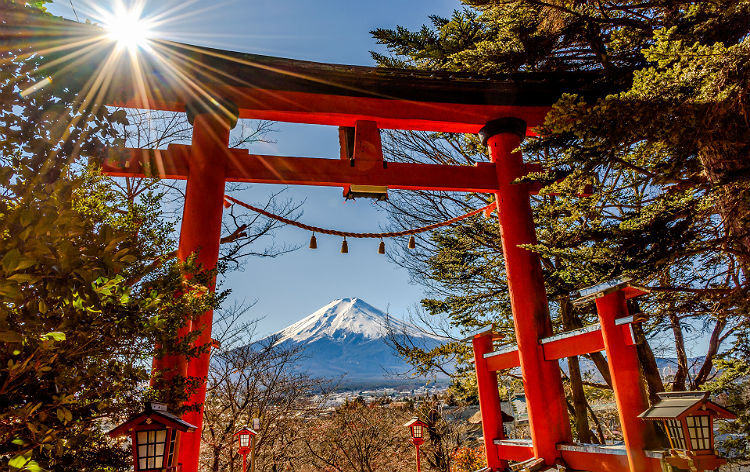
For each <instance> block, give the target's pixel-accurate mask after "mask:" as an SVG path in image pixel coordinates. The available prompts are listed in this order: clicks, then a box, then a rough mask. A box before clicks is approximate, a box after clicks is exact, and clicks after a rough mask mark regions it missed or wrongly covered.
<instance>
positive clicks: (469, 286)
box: [373, 0, 750, 433]
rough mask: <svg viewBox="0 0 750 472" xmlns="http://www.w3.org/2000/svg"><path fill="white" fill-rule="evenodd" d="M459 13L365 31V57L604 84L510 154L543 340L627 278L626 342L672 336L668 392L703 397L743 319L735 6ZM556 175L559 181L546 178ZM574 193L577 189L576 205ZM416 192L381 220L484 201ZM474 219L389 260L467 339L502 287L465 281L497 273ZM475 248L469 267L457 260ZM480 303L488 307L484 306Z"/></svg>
mask: <svg viewBox="0 0 750 472" xmlns="http://www.w3.org/2000/svg"><path fill="white" fill-rule="evenodd" d="M464 3H465V4H466V7H465V8H464V10H462V11H459V12H455V13H454V14H453V16H452V17H451V18H438V17H432V18H431V25H430V26H425V27H423V28H422V29H420V30H418V31H415V32H412V31H408V30H407V29H405V28H397V29H395V30H385V29H380V30H375V31H373V35H374V36H375V38H376V39H378V41H379V42H380V43H382V44H385V45H386V46H387V47H388V49H389V51H390V52H391V53H392V57H384V56H382V55H377V54H375V55H374V57H375V59H376V60H378V61H379V62H380V63H381V64H382V65H385V66H392V65H407V66H409V67H418V68H430V69H442V70H456V71H471V72H475V73H480V74H489V75H498V76H500V77H501V76H502V74H505V73H511V72H582V71H588V72H591V73H595V74H598V75H599V76H600V77H602V78H604V79H605V81H606V83H608V84H609V86H610V87H611V88H610V89H608V90H607V96H606V97H604V98H602V99H600V100H597V101H595V102H586V101H585V100H584V99H583V98H582V97H580V96H575V95H567V96H564V97H561V99H560V100H559V101H558V103H557V104H556V105H555V106H554V108H553V110H552V111H551V112H550V114H549V115H548V116H547V119H546V122H545V123H544V125H543V126H542V127H540V129H538V130H537V131H538V132H539V133H540V135H541V136H542V137H541V138H539V139H529V140H527V141H526V142H525V144H524V145H523V151H524V153H525V156H526V160H528V161H540V162H541V163H543V164H544V166H545V167H546V168H548V169H550V172H549V173H548V174H547V175H541V176H535V177H537V178H546V179H547V182H549V183H550V185H548V186H547V188H546V189H545V191H543V194H542V195H541V196H540V197H538V198H537V199H536V200H535V205H534V209H535V218H536V223H537V227H538V234H539V244H538V245H537V246H535V247H533V248H532V249H533V250H535V251H537V252H538V253H539V254H540V255H541V256H542V261H543V266H544V269H545V277H546V280H547V284H548V293H549V294H550V299H551V300H552V301H553V302H554V306H553V315H554V316H555V318H556V320H555V321H556V322H557V324H558V328H557V329H570V328H572V327H576V326H577V325H580V324H581V323H582V322H586V321H588V320H593V319H595V318H594V313H593V309H592V307H584V308H583V309H576V310H574V311H569V309H570V307H569V304H568V303H567V302H568V300H569V298H570V294H571V293H572V292H574V291H575V290H577V289H580V288H582V287H585V286H587V285H591V284H594V283H598V282H601V281H603V280H607V279H610V278H613V277H618V276H627V277H632V278H633V279H635V280H637V281H639V282H641V283H644V284H648V285H649V286H651V287H654V290H653V292H652V294H651V295H650V296H649V297H645V298H643V299H640V302H639V305H636V304H633V306H632V307H631V308H632V309H633V310H634V311H643V312H644V313H646V314H648V315H651V317H650V319H649V320H648V321H647V322H646V323H645V324H644V325H643V326H638V327H637V329H636V334H637V335H639V336H640V337H642V338H643V339H644V340H645V336H646V335H648V336H649V337H654V336H657V335H660V334H661V333H664V332H669V333H672V334H673V336H672V337H673V338H674V350H675V351H676V353H677V357H678V364H679V365H678V370H677V373H676V375H675V376H674V378H673V379H671V380H672V381H673V385H672V386H673V387H674V388H700V387H702V386H705V383H706V382H707V380H709V379H710V378H711V376H712V375H714V373H715V371H713V370H712V366H713V361H714V359H715V358H716V357H717V356H718V355H719V354H720V353H721V352H722V351H724V352H726V353H727V354H725V355H724V357H726V358H727V360H726V362H731V358H732V352H740V351H733V350H731V349H730V350H728V351H726V349H725V348H726V345H727V343H731V342H733V340H736V339H740V337H736V336H737V334H739V333H746V332H747V330H748V325H749V323H748V316H747V310H748V299H749V298H748V269H749V266H748V261H750V258H749V257H748V256H750V252H749V251H748V249H750V245H748V241H749V240H748V237H749V236H750V233H749V232H748V231H749V229H748V228H750V226H749V225H748V223H750V221H748V220H749V219H750V185H749V184H750V182H749V181H748V176H749V175H750V174H749V171H750V160H748V141H749V140H748V138H749V137H750V136H748V134H749V132H748V129H749V128H748V122H749V120H748V118H749V117H748V97H750V94H748V77H750V73H748V72H749V71H748V65H749V61H750V37H749V36H748V32H750V2H747V1H729V0H718V1H711V2H687V1H667V2H635V1H627V0H621V1H614V2H572V1H562V0H560V1H557V0H548V1H541V0H539V1H537V0H484V1H480V0H466V1H464ZM390 139H391V146H390V149H391V150H392V151H393V150H394V149H396V151H395V152H392V153H391V154H390V158H391V159H394V160H427V161H438V162H439V161H442V160H445V159H446V157H445V155H446V154H447V155H448V156H452V159H453V160H455V162H462V161H463V162H462V163H465V162H473V161H476V160H486V156H485V155H484V149H482V148H481V146H480V145H479V143H477V140H476V138H475V137H472V136H445V135H428V134H424V133H421V134H403V133H392V134H391V135H390ZM446 150H447V153H446V152H444V151H446ZM561 173H564V174H566V175H567V177H566V178H565V179H564V180H562V181H560V182H557V181H556V180H557V179H556V177H558V176H559V175H560V174H561ZM589 183H594V184H595V189H596V191H595V193H594V195H593V196H591V197H587V198H580V197H579V196H578V195H577V194H578V193H580V189H581V188H582V187H583V186H584V185H585V184H589ZM424 196H425V199H424V201H411V202H406V201H405V199H399V198H398V197H396V198H394V203H395V205H394V208H395V210H394V212H393V214H394V220H395V222H396V224H397V225H398V224H403V223H405V222H409V221H411V220H413V219H418V218H419V217H420V216H419V215H426V216H432V215H435V216H437V215H436V213H442V214H445V213H451V212H458V211H460V207H462V206H465V205H467V202H469V206H476V205H478V203H476V202H477V199H482V200H481V201H482V202H484V201H485V200H484V199H483V197H481V196H471V197H469V200H466V199H463V198H462V197H455V196H451V195H434V194H425V195H424ZM457 207H459V208H457ZM424 209H426V210H424ZM479 224H483V223H479V222H478V221H473V222H470V223H466V224H465V225H460V227H455V228H451V229H448V230H446V231H444V232H443V233H441V234H437V235H434V236H433V238H432V240H430V241H423V248H424V251H423V252H419V253H417V257H416V258H412V259H408V258H403V259H402V261H403V263H405V264H406V265H407V266H408V267H410V268H411V269H412V270H413V273H414V274H415V275H416V277H417V278H418V279H420V280H423V281H426V282H428V283H429V286H430V288H431V289H433V292H434V293H435V295H436V296H435V297H434V298H435V299H431V300H426V301H424V302H423V304H424V305H425V307H426V308H427V310H428V312H430V313H435V314H447V315H448V319H449V321H450V322H451V323H452V324H453V325H454V326H455V327H459V328H464V329H466V330H468V328H469V327H470V326H472V325H475V324H478V323H479V322H480V320H481V319H483V318H495V319H497V320H498V321H500V325H501V326H502V325H507V323H508V314H507V307H505V306H504V302H503V301H502V299H501V298H498V297H497V296H496V294H497V293H498V292H499V291H501V290H502V283H497V284H496V285H491V286H487V287H482V286H481V283H480V284H474V283H473V282H474V281H477V280H480V279H481V277H482V275H486V276H487V279H488V280H491V281H497V280H498V279H499V278H502V277H503V275H502V267H501V265H502V264H497V263H495V261H492V258H493V257H496V258H498V259H499V258H500V257H501V251H500V249H499V247H497V243H496V242H488V241H490V240H492V239H493V238H494V237H497V235H496V233H495V234H493V232H495V231H496V230H494V229H492V228H491V227H490V226H491V224H492V222H490V223H488V224H486V225H484V224H483V225H484V226H485V230H484V231H476V230H475V229H472V227H474V228H476V226H477V225H479ZM479 233H481V234H479ZM467 248H470V249H467ZM477 253H482V254H483V256H482V257H479V258H473V256H468V255H471V254H477ZM467 256H468V257H467ZM488 261H492V262H488ZM446 262H448V263H449V264H450V265H446ZM490 264H491V267H492V269H490ZM494 268H497V269H498V270H497V272H495V271H493V270H494ZM469 275H470V276H469ZM490 284H491V283H490ZM490 284H488V285H490ZM495 289H496V290H497V291H495ZM489 300H496V301H497V302H498V303H499V304H500V305H501V307H500V308H494V307H493V306H492V305H491V304H486V303H485V304H483V302H486V301H489ZM478 312H481V313H482V317H479V316H477V313H478ZM692 332H698V333H702V334H704V335H706V336H707V337H708V338H709V346H708V355H707V356H705V358H704V359H703V361H702V363H701V364H700V365H699V367H698V368H697V371H695V370H693V369H691V365H690V360H689V359H688V358H687V355H686V345H687V344H688V343H689V342H690V341H689V339H688V340H686V339H685V335H690V334H691V333H692ZM464 352H465V351H464ZM639 353H640V354H641V361H642V366H643V370H644V373H645V374H646V378H647V380H648V387H649V390H650V393H651V394H652V395H653V393H655V391H656V390H659V389H661V388H663V383H662V382H663V381H662V379H661V377H660V376H659V373H658V371H656V364H655V362H654V360H653V354H652V353H651V352H650V349H648V347H647V344H642V345H641V346H639ZM593 360H594V361H596V363H597V365H600V364H601V362H602V361H603V359H601V358H596V357H595V358H593ZM735 360H738V359H737V358H735ZM602 367H606V364H604V366H602ZM600 370H601V371H602V374H604V373H605V369H604V368H602V369H600ZM571 371H572V369H571ZM604 377H605V381H606V380H607V379H606V376H604ZM576 410H579V408H576ZM576 416H578V415H576ZM579 433H580V431H579Z"/></svg>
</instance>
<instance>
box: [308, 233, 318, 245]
mask: <svg viewBox="0 0 750 472" xmlns="http://www.w3.org/2000/svg"><path fill="white" fill-rule="evenodd" d="M310 249H318V240H317V239H316V238H315V233H313V235H312V236H311V237H310Z"/></svg>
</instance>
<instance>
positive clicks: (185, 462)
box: [155, 109, 236, 472]
mask: <svg viewBox="0 0 750 472" xmlns="http://www.w3.org/2000/svg"><path fill="white" fill-rule="evenodd" d="M233 122H236V120H234V119H232V117H229V116H227V114H226V113H224V112H223V111H220V110H203V109H201V110H200V112H198V113H197V114H196V115H195V116H194V120H193V142H192V152H191V154H190V158H189V160H188V167H189V172H188V178H187V187H186V189H185V206H184V208H183V213H182V226H181V228H180V244H179V248H178V250H177V256H178V258H179V259H180V260H183V261H184V260H186V259H187V258H189V257H190V256H191V255H192V254H197V256H196V262H197V264H199V265H200V267H201V269H202V270H213V269H214V268H216V264H217V262H218V259H219V243H220V241H221V217H222V212H223V209H224V183H225V179H226V175H225V169H226V164H227V162H228V159H229V156H230V154H229V131H230V129H231V127H232V124H233ZM210 288H211V290H214V289H215V281H214V282H212V283H211V286H210ZM212 324H213V311H207V312H205V313H203V314H202V315H200V317H199V318H198V319H196V320H194V321H193V322H192V323H191V322H190V321H189V320H188V321H187V322H186V326H185V327H184V328H183V331H200V334H199V335H198V338H197V339H196V340H195V342H194V345H195V346H205V345H207V344H210V343H211V327H212ZM209 361H210V353H209V352H204V353H203V354H201V355H200V356H199V357H196V358H192V359H190V361H189V362H188V364H187V369H186V372H183V374H186V375H187V376H188V377H196V378H201V379H203V381H201V382H199V385H198V388H197V390H196V391H195V392H193V394H192V395H191V396H190V398H189V399H188V401H187V405H188V406H197V409H196V411H188V412H186V413H185V414H184V415H183V419H184V420H185V421H187V422H188V423H190V424H193V425H195V426H196V428H195V432H193V433H183V435H182V439H181V441H182V443H181V445H180V452H179V458H178V461H179V463H181V464H182V472H197V470H198V460H199V457H200V441H201V430H202V428H203V403H204V401H205V399H206V382H205V379H206V377H207V376H208V365H209ZM155 367H156V368H157V369H159V368H160V367H161V366H159V361H158V360H157V361H155ZM167 367H168V366H167Z"/></svg>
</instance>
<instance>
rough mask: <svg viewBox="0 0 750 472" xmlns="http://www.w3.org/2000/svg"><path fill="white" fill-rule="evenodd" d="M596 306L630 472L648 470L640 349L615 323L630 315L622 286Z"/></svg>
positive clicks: (598, 301) (599, 299) (601, 299)
mask: <svg viewBox="0 0 750 472" xmlns="http://www.w3.org/2000/svg"><path fill="white" fill-rule="evenodd" d="M596 310H597V312H598V313H599V322H600V325H601V330H602V338H603V339H604V349H605V352H606V353H607V361H608V362H609V373H610V375H611V376H612V389H613V391H614V395H615V402H616V403H617V413H618V414H619V417H620V427H621V428H622V437H623V440H624V441H625V450H626V451H627V454H628V464H629V466H630V472H641V471H644V470H648V460H647V459H646V453H645V452H644V448H645V447H646V436H647V428H646V425H645V424H644V422H643V420H641V419H640V418H638V415H639V414H641V413H642V412H643V411H645V410H646V408H647V407H648V405H647V404H646V398H645V396H644V394H643V390H642V389H641V379H640V370H639V364H638V353H637V352H636V347H635V346H628V345H627V344H625V340H624V339H623V337H622V334H621V333H620V330H619V329H618V328H617V326H616V324H615V320H616V319H617V318H621V317H624V316H627V315H628V306H627V303H626V301H625V294H624V293H623V291H622V290H617V291H616V292H612V293H608V294H606V295H604V296H602V297H599V298H597V299H596Z"/></svg>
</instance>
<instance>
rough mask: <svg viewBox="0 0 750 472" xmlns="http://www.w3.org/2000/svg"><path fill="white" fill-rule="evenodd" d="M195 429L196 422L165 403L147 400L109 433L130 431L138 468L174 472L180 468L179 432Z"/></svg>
mask: <svg viewBox="0 0 750 472" xmlns="http://www.w3.org/2000/svg"><path fill="white" fill-rule="evenodd" d="M193 431H195V426H193V425H191V424H190V423H186V422H185V421H182V420H181V419H180V418H178V417H176V416H174V415H173V414H171V413H169V412H168V411H167V407H166V405H163V404H161V403H147V404H146V410H145V411H144V412H143V413H140V414H138V415H136V416H134V417H132V418H130V419H129V420H128V421H126V422H125V423H123V424H121V425H120V426H118V427H116V428H115V429H113V430H112V431H110V432H109V433H107V434H108V435H109V436H111V437H119V436H126V435H130V440H131V441H132V444H133V470H135V471H136V472H145V471H153V472H156V471H159V472H163V471H167V472H175V471H177V470H179V468H180V467H179V465H178V464H177V463H176V462H177V453H178V449H179V446H180V435H181V433H184V432H191V433H192V432H193Z"/></svg>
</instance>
